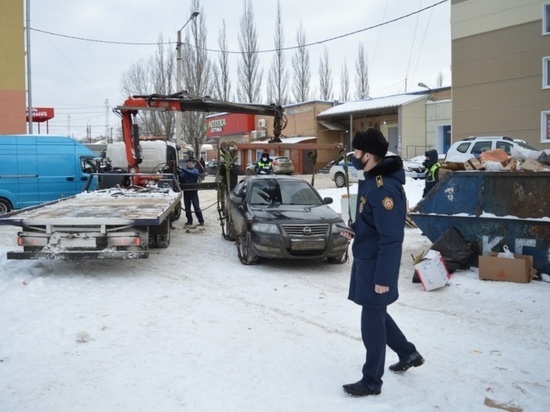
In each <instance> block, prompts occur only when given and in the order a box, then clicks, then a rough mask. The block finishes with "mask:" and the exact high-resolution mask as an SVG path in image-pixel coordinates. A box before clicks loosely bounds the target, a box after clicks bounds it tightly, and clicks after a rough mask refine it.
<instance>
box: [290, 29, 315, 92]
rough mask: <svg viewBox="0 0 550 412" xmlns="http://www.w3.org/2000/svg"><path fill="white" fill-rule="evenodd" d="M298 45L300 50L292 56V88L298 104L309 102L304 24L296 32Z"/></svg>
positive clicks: (308, 75)
mask: <svg viewBox="0 0 550 412" xmlns="http://www.w3.org/2000/svg"><path fill="white" fill-rule="evenodd" d="M296 43H297V45H298V48H297V49H296V52H295V53H294V56H292V67H293V69H294V85H293V88H292V94H293V95H294V100H295V101H296V102H306V101H308V100H309V95H310V93H309V82H310V79H311V78H310V77H311V75H310V72H309V50H308V49H307V48H306V43H307V40H306V33H305V32H304V30H303V28H302V22H300V27H298V30H297V31H296Z"/></svg>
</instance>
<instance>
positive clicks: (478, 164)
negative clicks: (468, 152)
mask: <svg viewBox="0 0 550 412" xmlns="http://www.w3.org/2000/svg"><path fill="white" fill-rule="evenodd" d="M468 163H470V166H472V168H473V169H474V170H483V169H484V167H483V165H482V164H481V162H480V161H479V160H477V158H476V157H472V158H471V159H468Z"/></svg>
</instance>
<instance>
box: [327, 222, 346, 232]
mask: <svg viewBox="0 0 550 412" xmlns="http://www.w3.org/2000/svg"><path fill="white" fill-rule="evenodd" d="M343 227H347V225H346V224H345V223H344V222H342V223H333V224H332V225H330V232H331V233H340V232H341V231H342V228H343Z"/></svg>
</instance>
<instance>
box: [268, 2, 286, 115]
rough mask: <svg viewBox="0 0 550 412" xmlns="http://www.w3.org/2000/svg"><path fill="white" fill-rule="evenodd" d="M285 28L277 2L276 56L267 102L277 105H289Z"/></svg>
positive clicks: (270, 73) (272, 65)
mask: <svg viewBox="0 0 550 412" xmlns="http://www.w3.org/2000/svg"><path fill="white" fill-rule="evenodd" d="M284 38H285V33H284V28H283V18H282V11H281V1H280V0H279V1H277V17H276V21H275V38H274V41H275V55H274V56H273V61H272V62H271V69H270V71H269V77H268V78H267V102H268V103H275V104H277V105H284V104H286V103H288V93H287V88H288V73H287V71H286V68H285V55H284V51H283V48H284V46H285V45H284Z"/></svg>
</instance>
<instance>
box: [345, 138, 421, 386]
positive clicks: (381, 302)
mask: <svg viewBox="0 0 550 412" xmlns="http://www.w3.org/2000/svg"><path fill="white" fill-rule="evenodd" d="M352 144H353V148H354V149H355V153H354V157H353V166H354V167H355V168H356V169H357V170H363V172H364V175H365V180H362V181H361V180H360V181H359V189H358V192H357V209H356V221H355V222H354V223H352V224H351V225H350V227H351V229H352V230H353V233H354V234H350V233H348V232H344V231H342V232H341V235H342V236H344V237H346V238H348V239H352V238H354V242H353V246H352V251H353V265H352V268H351V280H350V288H349V296H348V299H350V300H352V301H353V302H355V303H356V304H358V305H361V306H362V312H361V337H362V339H363V344H364V345H365V348H366V350H367V355H366V361H365V364H364V365H363V369H362V372H363V377H362V379H361V380H359V381H358V382H355V383H351V384H348V385H344V386H343V388H344V391H345V392H346V393H348V394H349V395H353V396H368V395H378V394H380V393H381V389H382V376H383V374H384V362H385V359H386V345H387V346H389V347H390V349H392V350H393V351H394V352H396V353H397V355H398V356H399V362H397V363H396V364H394V365H391V366H390V370H391V371H393V372H396V373H402V372H405V371H406V370H408V369H409V368H411V367H413V366H414V367H416V366H420V365H422V364H423V363H424V359H423V358H422V356H421V355H420V354H419V353H418V352H417V350H416V347H415V346H414V345H413V344H412V343H411V342H409V341H408V340H407V338H406V337H405V335H404V334H403V332H401V330H400V329H399V327H398V326H397V324H396V323H395V322H394V320H393V319H392V318H391V316H390V315H389V314H388V313H387V306H388V305H390V304H392V303H393V302H395V301H396V300H397V298H398V296H399V293H398V290H397V281H398V278H399V267H400V264H401V251H402V247H403V238H404V228H405V218H406V213H407V200H406V197H405V191H404V190H403V184H404V183H405V172H404V170H403V162H402V160H401V158H400V157H399V156H388V157H385V156H386V153H387V151H388V142H387V141H386V139H385V138H384V135H383V134H382V133H381V132H380V131H379V130H375V129H368V130H367V131H366V132H358V133H357V134H356V135H355V137H354V138H353V143H352Z"/></svg>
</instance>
